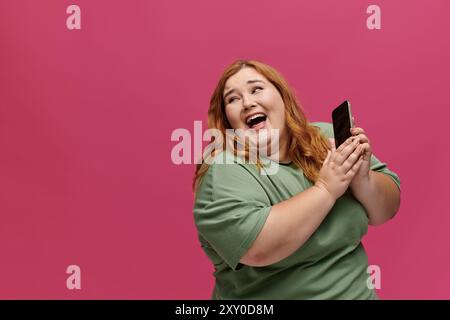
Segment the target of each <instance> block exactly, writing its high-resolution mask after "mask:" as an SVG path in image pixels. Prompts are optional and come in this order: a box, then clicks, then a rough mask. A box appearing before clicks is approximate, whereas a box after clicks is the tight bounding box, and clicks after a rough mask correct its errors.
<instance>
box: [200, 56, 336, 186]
mask: <svg viewBox="0 0 450 320" xmlns="http://www.w3.org/2000/svg"><path fill="white" fill-rule="evenodd" d="M242 68H254V69H255V70H256V71H257V72H258V73H260V74H261V75H263V76H264V77H265V78H266V79H267V80H268V81H270V82H271V83H272V84H273V85H274V86H275V88H276V89H277V90H278V92H279V93H280V95H281V97H282V99H283V102H284V106H285V119H286V123H285V125H286V127H287V136H288V139H289V141H288V143H287V146H288V148H287V152H288V155H289V157H290V159H292V162H293V163H294V164H295V166H296V167H297V168H299V169H301V170H303V173H304V175H305V176H306V177H307V178H308V179H309V180H310V181H312V182H316V181H317V178H318V175H319V171H320V169H321V167H322V164H323V162H324V161H325V158H326V156H327V150H328V149H331V145H330V142H329V140H328V138H326V137H325V136H324V135H323V134H321V132H320V129H319V128H317V127H315V126H312V125H311V124H310V123H309V122H308V120H307V119H306V117H305V114H304V112H303V110H302V108H301V106H300V104H299V103H298V102H297V99H296V97H295V95H294V93H293V91H292V90H291V88H290V87H289V85H288V83H287V81H286V80H285V79H284V78H283V76H282V75H281V74H280V73H279V72H278V71H277V70H275V69H274V68H273V67H271V66H269V65H267V64H264V63H262V62H259V61H256V60H237V61H235V62H233V63H232V64H231V65H230V66H228V67H227V68H226V69H225V70H224V72H223V74H222V76H221V77H220V79H219V83H218V84H217V86H216V88H215V90H214V92H213V94H212V96H211V99H210V105H209V109H208V128H209V129H218V130H219V131H220V132H221V133H222V135H223V136H226V135H227V132H226V129H233V128H232V127H231V126H230V124H229V122H228V119H227V117H226V114H225V103H224V100H223V91H224V89H225V83H226V82H227V80H228V79H229V78H230V77H231V76H233V75H234V74H236V73H237V72H238V71H240V70H241V69H242ZM214 151H215V152H213V153H212V156H213V155H214V153H217V151H219V150H214ZM245 152H246V158H247V156H248V148H247V147H246V148H245ZM256 165H257V166H258V167H261V165H260V162H259V160H258V163H257V164H256ZM208 168H209V165H208V164H207V163H206V162H205V161H202V163H199V164H197V166H196V170H195V175H194V181H193V184H192V188H193V191H194V194H195V192H196V190H197V188H198V186H199V185H200V183H201V178H202V177H203V175H204V174H205V173H206V172H207V170H208Z"/></svg>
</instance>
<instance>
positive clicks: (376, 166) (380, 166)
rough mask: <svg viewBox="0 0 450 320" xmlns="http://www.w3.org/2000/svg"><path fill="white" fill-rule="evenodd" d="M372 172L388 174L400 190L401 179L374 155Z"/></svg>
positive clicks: (371, 166) (371, 162)
mask: <svg viewBox="0 0 450 320" xmlns="http://www.w3.org/2000/svg"><path fill="white" fill-rule="evenodd" d="M370 170H373V171H377V172H381V173H384V174H387V175H388V176H389V177H390V178H391V179H392V180H393V181H394V182H395V184H396V185H397V187H398V189H399V190H401V189H400V178H399V176H398V175H397V174H396V173H395V172H393V171H391V170H390V169H389V168H388V167H387V164H386V163H385V162H382V161H380V160H378V158H377V157H376V156H375V155H374V154H373V153H372V157H371V159H370Z"/></svg>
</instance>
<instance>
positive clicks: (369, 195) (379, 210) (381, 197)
mask: <svg viewBox="0 0 450 320" xmlns="http://www.w3.org/2000/svg"><path fill="white" fill-rule="evenodd" d="M352 193H353V195H354V196H355V198H356V199H357V200H358V201H359V202H361V204H362V205H363V206H364V208H365V209H366V211H367V214H368V216H369V224H371V225H380V224H383V223H385V222H386V221H388V220H389V219H391V218H393V217H394V215H395V213H396V212H397V211H398V209H399V208H400V190H399V188H398V187H397V185H396V184H395V182H394V181H392V179H391V178H390V177H389V176H388V175H386V174H383V173H381V172H376V171H373V170H370V171H369V178H368V179H367V181H365V182H363V183H361V184H360V185H355V186H352Z"/></svg>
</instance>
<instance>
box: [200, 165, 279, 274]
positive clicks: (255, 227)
mask: <svg viewBox="0 0 450 320" xmlns="http://www.w3.org/2000/svg"><path fill="white" fill-rule="evenodd" d="M270 209H271V205H270V200H269V198H268V197H267V195H266V193H265V192H264V189H263V188H262V186H261V185H260V184H259V182H258V180H257V178H256V177H255V176H254V175H253V174H252V172H251V170H250V169H249V168H248V167H245V166H244V165H241V164H238V163H231V164H228V163H226V164H213V165H211V166H210V167H209V168H208V171H207V172H206V174H205V175H204V176H203V179H202V181H201V183H200V186H199V188H198V190H197V193H196V200H195V205H194V220H195V224H196V227H197V230H198V232H199V234H200V235H201V236H202V237H203V238H204V239H205V240H206V241H207V242H208V244H209V246H211V247H212V248H213V249H214V250H215V251H216V253H217V254H218V255H219V256H220V257H221V258H222V259H223V260H224V261H225V262H226V263H227V264H228V266H229V267H230V268H231V269H233V270H236V269H237V267H238V264H239V261H240V259H241V258H242V256H244V254H245V253H246V252H247V250H248V249H249V248H250V246H251V244H252V243H253V241H254V240H255V239H256V237H257V236H258V234H259V233H260V231H261V229H262V227H263V225H264V223H265V221H266V219H267V217H268V215H269V212H270Z"/></svg>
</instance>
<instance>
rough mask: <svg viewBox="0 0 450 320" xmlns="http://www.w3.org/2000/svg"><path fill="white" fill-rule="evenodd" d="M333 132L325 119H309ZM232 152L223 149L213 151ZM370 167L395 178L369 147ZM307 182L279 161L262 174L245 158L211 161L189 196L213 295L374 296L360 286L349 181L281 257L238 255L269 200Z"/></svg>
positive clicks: (357, 214)
mask: <svg viewBox="0 0 450 320" xmlns="http://www.w3.org/2000/svg"><path fill="white" fill-rule="evenodd" d="M311 124H312V125H314V126H317V127H319V128H320V129H321V132H322V133H323V134H324V135H325V136H326V137H334V134H333V127H332V124H331V123H326V122H313V123H311ZM220 155H222V156H226V157H231V158H230V159H233V158H234V157H233V155H232V154H231V153H229V152H228V151H225V152H222V153H221V154H219V155H218V156H220ZM370 169H371V170H374V171H378V172H382V173H385V174H387V175H389V176H390V177H391V178H392V179H393V181H394V182H395V183H396V184H397V186H398V187H399V188H400V179H399V177H398V176H397V175H396V174H395V173H394V172H392V171H390V170H389V169H388V168H387V165H386V163H383V162H380V161H379V160H378V159H377V158H376V157H375V156H374V155H373V154H372V158H371V167H370ZM312 185H313V184H312V183H311V181H310V180H308V179H307V178H306V176H305V175H304V174H303V172H302V171H301V169H298V168H296V167H295V165H294V164H293V163H291V164H280V166H279V169H278V171H277V172H276V173H275V174H270V175H262V174H260V173H259V170H258V168H257V167H256V165H254V164H250V163H237V162H234V163H232V164H218V163H216V164H212V165H211V166H210V167H209V169H208V171H207V172H206V173H205V175H204V176H203V180H202V182H201V184H200V186H199V189H198V190H197V193H196V197H195V204H194V220H195V224H196V226H197V230H198V237H199V240H200V244H201V247H202V249H203V250H204V251H205V253H206V255H207V256H208V257H209V259H210V260H211V262H212V263H213V265H214V268H215V272H214V273H213V275H214V277H215V280H216V281H215V287H214V290H213V293H212V297H211V298H212V299H377V298H378V297H377V295H376V293H375V291H374V290H373V289H369V288H368V286H367V279H368V278H369V274H368V273H367V267H368V262H367V255H366V252H365V250H364V247H363V245H362V243H361V238H362V237H363V236H364V235H365V234H366V232H367V229H368V217H367V214H366V211H365V209H364V207H363V206H362V205H361V204H360V202H358V201H357V200H356V199H355V198H354V197H353V195H352V193H351V191H350V188H349V189H347V191H346V192H345V193H344V194H343V195H342V196H341V197H340V198H339V199H337V201H336V203H335V204H334V206H333V208H332V209H331V211H330V212H329V213H328V215H327V216H326V218H325V219H324V220H323V221H322V223H321V225H320V226H319V227H318V228H317V229H316V231H315V232H314V233H313V234H312V235H311V237H310V238H309V239H308V240H307V241H306V242H305V243H304V244H303V245H302V246H301V247H300V248H299V249H297V250H296V251H295V252H294V253H292V254H291V255H290V256H288V257H286V258H285V259H283V260H281V261H279V262H276V263H274V264H271V265H268V266H264V267H252V266H247V265H244V264H241V263H240V262H239V260H240V259H241V258H242V256H243V255H244V254H245V253H246V251H247V250H248V249H249V248H250V246H251V244H252V242H253V241H254V240H255V239H256V237H257V236H258V234H259V232H260V231H261V229H262V227H263V225H264V223H265V221H266V218H267V216H268V215H269V212H270V209H271V206H273V205H275V204H276V203H278V202H281V201H284V200H287V199H289V198H291V197H293V196H294V195H296V194H298V193H299V192H302V191H304V190H305V189H307V188H309V187H311V186H312Z"/></svg>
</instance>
